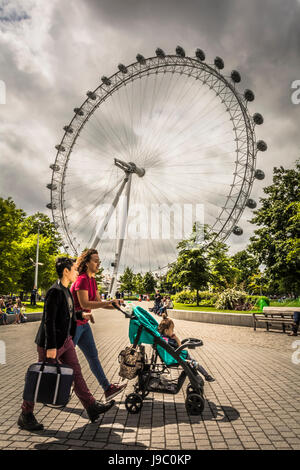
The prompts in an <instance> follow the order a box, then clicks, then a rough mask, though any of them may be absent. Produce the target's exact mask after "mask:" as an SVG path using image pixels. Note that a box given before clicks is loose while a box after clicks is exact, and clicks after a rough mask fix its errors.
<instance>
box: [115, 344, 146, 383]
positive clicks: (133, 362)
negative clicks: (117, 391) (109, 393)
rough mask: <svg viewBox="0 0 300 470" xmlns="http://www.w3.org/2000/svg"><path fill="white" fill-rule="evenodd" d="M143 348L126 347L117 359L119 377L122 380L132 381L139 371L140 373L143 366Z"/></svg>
mask: <svg viewBox="0 0 300 470" xmlns="http://www.w3.org/2000/svg"><path fill="white" fill-rule="evenodd" d="M145 356H146V355H145V348H144V346H140V345H139V346H138V349H136V348H133V347H132V346H127V347H126V348H125V349H123V350H122V351H121V352H120V354H119V357H118V360H119V363H120V371H119V376H120V377H122V378H123V379H129V380H132V379H134V378H135V377H136V376H137V374H138V372H139V371H142V370H143V368H144V364H145V359H146V358H145Z"/></svg>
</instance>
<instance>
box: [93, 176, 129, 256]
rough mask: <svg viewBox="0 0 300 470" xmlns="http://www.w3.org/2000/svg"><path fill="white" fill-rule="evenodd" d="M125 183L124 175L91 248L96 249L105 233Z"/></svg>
mask: <svg viewBox="0 0 300 470" xmlns="http://www.w3.org/2000/svg"><path fill="white" fill-rule="evenodd" d="M127 182H128V176H127V175H126V176H125V178H124V180H123V182H122V185H121V187H120V189H119V191H118V193H117V195H116V197H115V199H114V201H113V203H112V205H111V207H110V209H109V211H108V212H107V214H106V217H105V220H104V221H103V224H102V225H101V227H100V229H99V231H98V233H97V234H96V235H95V238H94V240H93V242H92V244H91V248H96V247H97V245H98V243H99V242H100V240H101V237H102V235H103V233H104V231H105V229H106V227H107V225H108V222H109V221H110V218H111V216H112V214H113V212H114V210H115V208H116V207H117V204H118V202H119V199H120V196H121V194H122V192H123V189H124V187H125V185H126V183H127Z"/></svg>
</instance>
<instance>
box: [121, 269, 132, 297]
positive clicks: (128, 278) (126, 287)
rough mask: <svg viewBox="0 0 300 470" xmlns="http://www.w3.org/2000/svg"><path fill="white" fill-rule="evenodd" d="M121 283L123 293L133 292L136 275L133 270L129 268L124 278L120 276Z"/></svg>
mask: <svg viewBox="0 0 300 470" xmlns="http://www.w3.org/2000/svg"><path fill="white" fill-rule="evenodd" d="M120 282H121V287H120V289H121V291H124V292H127V293H128V294H129V292H131V291H133V289H134V274H133V271H132V269H130V268H129V267H127V268H126V269H125V271H124V273H123V275H122V276H120Z"/></svg>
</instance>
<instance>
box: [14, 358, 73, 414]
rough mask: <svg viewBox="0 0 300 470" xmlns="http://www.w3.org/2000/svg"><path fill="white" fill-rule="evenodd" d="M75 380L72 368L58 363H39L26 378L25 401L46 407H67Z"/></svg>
mask: <svg viewBox="0 0 300 470" xmlns="http://www.w3.org/2000/svg"><path fill="white" fill-rule="evenodd" d="M73 379H74V372H73V369H72V367H70V366H68V365H66V364H59V363H58V362H55V363H49V362H37V363H36V364H32V365H31V366H29V368H28V370H27V373H26V376H25V387H24V393H23V399H24V400H26V401H30V402H34V403H43V404H44V405H54V406H65V405H66V404H67V403H68V401H69V398H70V389H71V385H72V383H73Z"/></svg>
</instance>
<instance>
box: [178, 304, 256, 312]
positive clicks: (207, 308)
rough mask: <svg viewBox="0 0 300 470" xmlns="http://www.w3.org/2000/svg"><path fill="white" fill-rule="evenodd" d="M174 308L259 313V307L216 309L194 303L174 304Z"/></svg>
mask: <svg viewBox="0 0 300 470" xmlns="http://www.w3.org/2000/svg"><path fill="white" fill-rule="evenodd" d="M174 309H175V310H191V311H192V310H195V311H197V310H200V311H202V312H220V313H248V314H249V313H260V310H259V309H254V310H243V311H239V310H220V309H217V308H215V307H206V306H203V305H199V307H197V305H196V304H191V305H186V304H176V303H175V304H174Z"/></svg>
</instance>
